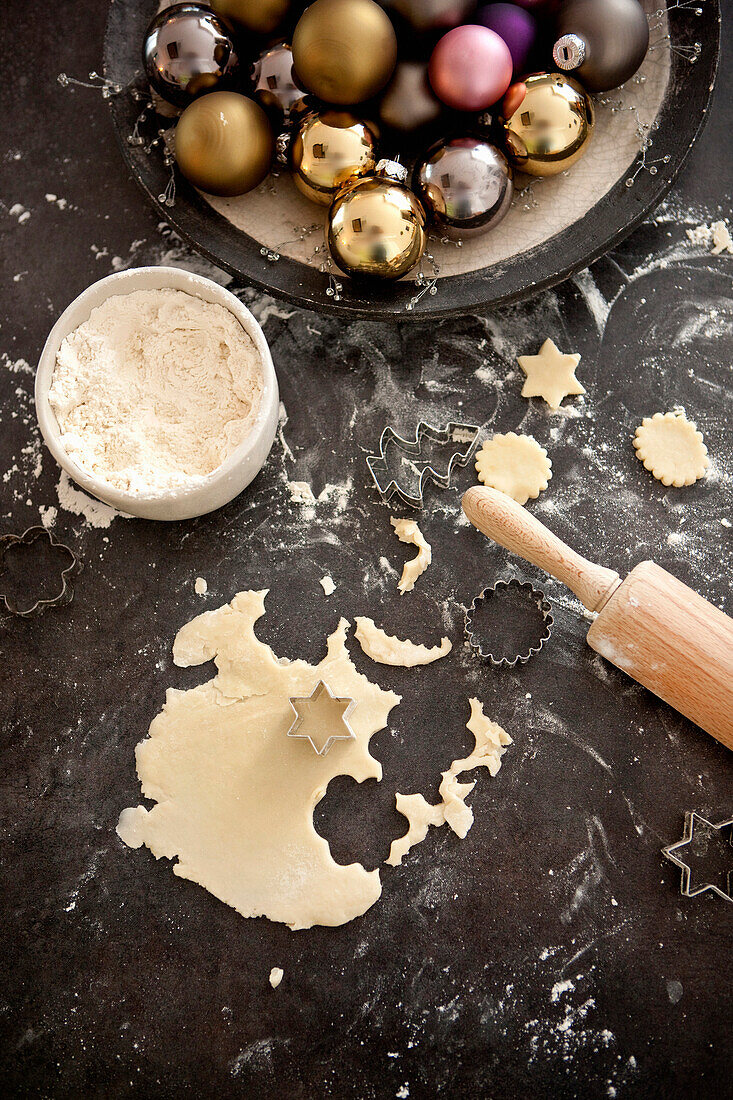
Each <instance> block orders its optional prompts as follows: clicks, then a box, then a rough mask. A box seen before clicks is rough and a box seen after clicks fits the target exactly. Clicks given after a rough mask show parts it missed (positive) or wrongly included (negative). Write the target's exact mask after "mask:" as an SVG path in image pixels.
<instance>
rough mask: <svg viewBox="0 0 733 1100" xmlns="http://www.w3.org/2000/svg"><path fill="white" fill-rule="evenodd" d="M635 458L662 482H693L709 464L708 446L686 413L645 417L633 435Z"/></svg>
mask: <svg viewBox="0 0 733 1100" xmlns="http://www.w3.org/2000/svg"><path fill="white" fill-rule="evenodd" d="M634 447H635V448H636V457H637V458H638V459H640V460H641V461H642V462H643V463H644V466H645V467H646V469H647V470H649V471H650V472H651V473H652V474H653V476H654V477H655V478H656V479H657V481H661V482H662V485H674V487H675V488H677V489H679V488H681V487H682V486H683V485H694V483H695V482H696V481H698V480H699V479H700V478H701V477H704V476H705V471H706V470H707V468H708V466H709V465H710V459H709V458H708V449H707V447H706V446H705V444H704V443H703V441H702V432H699V431H698V430H697V428H696V427H695V425H694V424H693V423H692V421H690V420H688V419H687V417H686V416H685V414H684V413H683V412H667V413H655V414H654V416H645V417H644V419H643V420H642V422H641V425H640V426H639V427H638V428H637V429H636V434H635V435H634Z"/></svg>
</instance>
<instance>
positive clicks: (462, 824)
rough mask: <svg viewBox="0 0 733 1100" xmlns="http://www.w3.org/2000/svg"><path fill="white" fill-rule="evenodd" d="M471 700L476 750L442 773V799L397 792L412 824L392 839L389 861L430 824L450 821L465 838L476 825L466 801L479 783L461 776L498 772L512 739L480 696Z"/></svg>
mask: <svg viewBox="0 0 733 1100" xmlns="http://www.w3.org/2000/svg"><path fill="white" fill-rule="evenodd" d="M469 703H470V706H471V715H470V717H469V719H468V722H467V723H466V728H467V729H469V730H470V731H471V733H472V734H473V738H474V748H473V752H472V753H471V755H470V756H465V757H463V759H461V760H454V761H453V763H452V764H451V766H450V768H449V769H448V771H447V772H443V773H442V777H441V783H440V787H439V792H440V797H441V799H442V801H441V802H439V803H438V805H437V806H431V805H430V803H429V802H426V800H425V799H424V798H423V796H422V795H421V794H398V795H397V796H396V799H395V802H396V805H397V810H398V812H399V813H401V814H402V815H403V816H404V817H406V818H407V822H408V826H409V827H408V830H407V832H406V833H405V835H404V836H401V837H398V838H397V840H393V841H392V845H391V847H390V850H389V857H388V859H387V860H386V862H387V863H389V864H391V865H392V866H393V867H397V866H399V864H400V863H401V862H402V859H403V857H404V856H405V855H406V854H407V853H408V852H409V850H410V848H413V847H414V846H415V845H416V844H420V843H421V842H422V841H423V840H424V839H425V837H426V836H427V835H428V829H429V827H430V826H431V825H437V826H440V825H444V824H448V825H450V827H451V829H452V830H453V832H454V833H455V834H456V835H457V836H459V837H460V838H461V839H463V838H464V837H465V836H466V834H467V833H468V831H469V829H470V828H471V826H472V825H473V810H472V809H471V807H470V806H467V805H466V796H467V795H468V794H470V792H471V791H472V790H473V788H474V787H475V786H476V783H475V781H474V782H473V783H459V782H458V781H457V779H458V776H459V775H462V774H463V773H464V772H469V771H472V770H473V768H481V767H483V768H488V770H489V774H490V775H491V776H495V775H496V773H497V772H498V771H499V768H500V767H501V758H502V756H503V755H504V753H505V752H506V750H507V747H508V746H509V745H511V743H512V739H511V737H510V736H509V734H508V733H507V732H506V730H503V729H502V728H501V726H499V725H497V724H496V722H492V721H491V719H490V718H487V717H486V715H485V714H484V708H483V706H482V704H481V702H480V701H479V700H478V699H475V698H474V699H469Z"/></svg>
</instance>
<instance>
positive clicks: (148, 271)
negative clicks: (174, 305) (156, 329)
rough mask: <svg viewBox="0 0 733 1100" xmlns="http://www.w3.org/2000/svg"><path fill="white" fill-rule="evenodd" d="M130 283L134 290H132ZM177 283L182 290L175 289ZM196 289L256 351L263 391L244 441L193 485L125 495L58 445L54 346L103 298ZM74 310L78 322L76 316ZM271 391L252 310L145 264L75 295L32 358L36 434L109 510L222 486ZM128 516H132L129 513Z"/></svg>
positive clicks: (260, 423) (263, 415) (172, 270)
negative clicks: (226, 313) (233, 320)
mask: <svg viewBox="0 0 733 1100" xmlns="http://www.w3.org/2000/svg"><path fill="white" fill-rule="evenodd" d="M136 283H139V284H140V285H135V284H136ZM180 283H184V284H185V285H184V286H181V285H175V284H180ZM197 287H198V288H202V289H203V288H205V289H206V290H207V291H208V292H209V294H211V295H212V298H214V299H215V300H216V303H217V304H219V305H222V306H224V308H225V309H228V310H229V312H230V313H231V314H232V315H233V316H234V317H235V318H236V320H237V321H239V323H240V324H241V326H242V328H243V329H244V331H245V332H246V333H247V335H248V336H249V337H250V338H251V340H252V342H253V343H254V345H255V347H256V348H257V351H258V352H259V355H260V361H261V364H262V373H263V388H262V397H261V400H260V407H259V409H258V411H257V416H256V418H255V421H254V423H253V425H252V427H251V429H250V431H249V433H248V434H247V437H246V439H244V440H243V441H242V442H241V443H240V444H238V446H237V447H235V449H234V450H233V451H232V452H231V454H229V455H228V456H227V458H226V459H225V460H224V461H223V462H222V463H221V465H220V466H217V467H216V469H215V470H212V471H211V472H210V473H208V474H205V475H204V476H203V477H201V478H200V479H198V480H197V482H196V484H195V485H189V486H183V487H181V488H178V489H172V490H168V491H166V492H158V493H155V492H151V493H130V492H127V491H126V490H124V489H118V488H116V487H115V486H114V485H111V484H110V483H109V482H107V481H104V480H103V479H102V478H99V477H97V476H96V475H95V474H92V473H90V472H89V471H88V470H85V469H84V467H83V466H80V465H79V464H78V463H77V462H76V461H75V460H74V459H73V458H72V457H71V456H70V455H69V454H68V452H67V451H66V450H65V448H64V446H63V444H62V443H61V432H60V429H59V425H58V421H57V420H56V415H55V413H54V411H53V409H52V408H51V403H50V401H49V400H48V392H49V389H50V387H51V380H52V377H53V372H54V368H55V366H56V356H57V354H58V350H59V347H60V346H61V344H62V342H63V340H64V339H65V338H66V336H68V335H69V333H71V332H73V331H74V330H75V329H76V328H78V327H79V325H81V324H83V323H84V321H86V320H88V319H89V316H90V315H91V313H92V310H93V309H95V308H96V307H97V306H99V305H101V304H102V302H104V301H107V300H108V299H109V298H112V297H115V296H118V295H120V296H122V295H126V294H132V293H134V292H135V291H136V290H181V291H182V292H183V293H190V294H192V295H193V296H194V297H196V296H197V295H196V288H197ZM103 288H106V290H107V293H106V294H104V295H100V291H101V290H102V289H103ZM97 299H98V300H97ZM204 300H205V301H211V300H212V299H210V298H204ZM87 304H89V305H88V309H87V310H86V314H85V315H84V307H86V306H87ZM80 310H81V313H82V316H81V317H80V316H79V311H80ZM273 390H274V394H275V395H277V394H278V383H277V375H276V373H275V366H274V364H273V361H272V354H271V352H270V347H269V344H268V343H267V340H266V338H265V334H264V332H263V330H262V326H261V325H260V323H259V321H258V320H257V318H256V317H255V316H254V314H253V313H252V311H251V310H249V309H248V308H247V306H245V305H244V303H243V302H241V301H240V300H239V298H237V296H236V295H235V294H233V293H232V292H231V291H230V290H227V288H226V287H223V286H221V284H220V283H217V282H215V281H214V280H213V279H208V278H206V276H205V275H199V274H197V273H196V272H194V271H189V270H188V269H187V268H183V267H172V266H157V265H148V266H145V267H131V268H126V269H125V270H124V271H115V272H113V273H112V274H111V275H105V276H104V278H102V279H97V280H96V281H95V282H93V283H90V285H89V286H88V287H86V288H85V289H84V290H83V291H82V292H81V294H78V295H77V296H76V298H74V299H73V300H72V301H71V302H69V304H68V305H67V306H66V308H65V309H64V311H63V312H62V313H61V315H60V316H59V317H58V319H57V320H56V322H55V324H54V325H53V327H52V329H51V331H50V332H49V334H48V336H47V338H46V342H45V344H44V345H43V350H42V351H41V354H40V356H39V359H38V369H37V370H36V378H35V405H36V416H37V418H38V425H39V428H40V430H41V435H42V436H43V440H44V442H45V444H46V446H47V447H48V449H49V451H50V452H51V454H52V455H53V457H54V458H55V459H56V461H57V463H58V464H59V466H61V468H62V469H63V470H65V471H66V473H67V474H68V475H69V476H70V477H71V478H73V480H74V481H75V482H76V483H77V484H78V485H80V486H81V488H82V489H84V490H85V491H86V492H88V493H91V494H92V495H93V496H94V497H95V498H96V499H98V500H102V501H107V502H108V501H109V500H115V501H116V502H118V503H115V504H114V505H113V507H115V508H119V510H120V511H122V512H124V511H125V510H126V509H125V505H126V504H127V505H129V506H130V507H133V508H134V507H135V505H143V504H161V505H164V504H172V503H180V502H183V501H187V500H190V499H192V498H193V497H195V496H197V495H199V494H200V493H202V492H205V491H206V490H207V489H209V488H210V487H211V486H212V485H216V484H218V483H219V482H221V481H225V480H226V479H227V478H228V477H229V475H230V474H232V472H233V471H234V470H236V469H237V468H238V467H239V466H240V465H241V464H242V462H243V461H244V460H245V459H247V458H248V457H249V455H250V454H251V452H252V450H253V443H256V441H257V439H259V436H260V434H261V431H262V429H263V427H265V426H266V424H267V422H268V420H269V417H270V415H271V413H270V405H271V401H272V396H271V395H272V393H273ZM276 399H277V398H276ZM131 514H134V512H133V513H131Z"/></svg>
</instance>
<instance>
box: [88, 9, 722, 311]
mask: <svg viewBox="0 0 733 1100" xmlns="http://www.w3.org/2000/svg"><path fill="white" fill-rule="evenodd" d="M700 8H701V14H700V15H696V14H695V13H694V12H693V11H691V10H690V9H674V8H673V9H672V10H670V11H669V23H670V34H671V41H672V45H673V47H674V46H675V45H680V44H689V43H692V42H695V41H699V42H700V43H701V44H702V51H701V53H700V55H699V57H698V59H697V61H696V62H695V64H690V63H689V61H687V60H686V59H685V58H683V57H681V56H679V55H678V54H677V53H676V52H675V50H674V49H673V50H672V54H671V73H670V78H669V84H668V86H667V91H666V95H665V98H664V101H663V102H662V105H661V107H660V110H659V113H658V116H657V127H656V130H655V134H654V159H655V162H656V164H657V172H656V174H655V175H652V174H651V173H649V172H640V173H639V175H638V177H637V178H636V181H635V183H634V186H633V187H626V186H625V184H624V180H623V179H621V180H619V181H617V183H616V184H615V185H614V186H613V187H612V188H611V190H610V191H608V192H607V193H606V194H605V195H604V196H603V198H601V199H600V200H599V202H597V203H596V204H595V206H593V207H592V208H591V209H590V210H589V211H588V212H587V214H585V215H584V216H583V217H582V218H580V219H579V220H578V221H576V222H574V223H573V224H572V225H571V226H569V227H568V228H567V229H566V230H563V232H562V233H561V234H556V235H555V236H554V237H551V238H549V239H548V240H546V241H543V242H542V243H541V244H539V245H537V246H535V247H534V248H532V249H529V250H527V251H524V252H521V253H518V254H517V255H516V256H514V257H512V258H511V259H509V260H503V261H502V262H501V263H499V264H496V265H494V266H491V267H487V268H483V269H480V270H477V271H471V272H467V273H465V274H462V275H452V276H446V277H445V278H442V279H441V280H440V284H439V289H440V293H438V294H436V295H435V296H434V297H433V296H431V295H429V294H426V295H425V296H424V297H423V298H422V299H421V300H420V301H419V302H418V303H417V305H415V307H414V309H412V310H411V311H407V310H406V306H407V304H408V302H409V301H410V299H411V298H412V297H413V296H414V295H415V292H416V287H415V284H414V283H413V282H402V283H396V284H390V285H381V284H380V285H377V286H375V287H370V289H369V294H368V297H366V296H365V293H364V290H363V288H360V287H359V286H358V285H355V284H353V283H352V282H351V281H350V280H349V279H348V278H346V277H345V276H344V277H342V278H341V282H342V285H343V290H342V292H341V300H340V301H338V302H334V300H333V298H332V297H329V296H328V295H327V294H326V289H327V286H328V280H327V278H326V276H325V275H324V274H323V273H322V272H320V271H318V270H317V269H316V268H313V267H309V266H308V265H307V264H303V263H300V262H298V261H297V260H292V259H288V258H287V257H286V256H282V257H281V258H280V259H279V260H278V261H277V262H276V263H272V262H271V261H268V259H267V258H266V256H263V255H262V253H261V251H260V249H261V244H260V242H259V241H256V240H254V239H253V238H252V237H250V236H248V235H247V234H246V233H243V232H242V231H241V230H238V229H236V228H235V227H234V226H233V225H232V224H231V223H230V222H229V221H227V219H226V218H224V217H222V216H221V215H220V214H218V213H216V211H214V210H213V209H212V208H211V207H210V206H209V205H208V203H206V202H205V200H204V199H202V198H201V196H200V195H199V194H198V192H197V191H196V190H195V189H194V188H193V187H191V186H190V185H189V184H187V183H186V181H185V180H183V179H179V182H178V188H177V196H176V202H175V206H173V207H168V206H166V205H164V204H163V203H162V202H161V201H160V199H159V196H160V195H161V194H162V193H163V192H164V190H165V186H166V184H167V182H168V171H167V170H166V169H165V167H164V165H163V160H162V157H159V156H151V155H146V154H145V153H144V152H143V150H142V149H141V148H140V147H136V146H132V145H130V144H129V143H128V141H127V138H128V136H129V134H130V133H131V132H132V129H133V126H134V123H135V118H136V116H137V114H138V112H139V103H137V102H135V100H134V99H133V98H132V96H131V95H129V94H127V93H124V92H123V93H122V94H120V95H116V96H111V97H110V100H109V103H110V108H111V111H112V118H113V122H114V126H115V130H116V133H117V137H118V139H119V142H120V146H121V149H122V154H123V157H124V159H125V161H126V162H127V165H128V167H129V168H130V170H131V172H132V174H133V176H134V177H135V179H136V180H137V181H138V183H139V184H140V186H141V187H142V189H143V190H144V192H145V194H146V195H147V196H148V198H149V200H150V201H151V202H152V203H153V205H154V206H155V208H156V209H157V211H158V213H159V214H160V216H161V217H162V218H164V219H165V220H166V221H168V222H169V223H170V224H171V225H172V226H173V227H174V229H175V230H176V232H177V233H179V234H180V236H181V237H182V238H183V239H184V240H186V241H187V242H188V243H189V244H191V245H192V246H193V247H194V248H195V249H196V250H197V251H199V252H201V253H202V254H203V255H204V256H206V257H208V258H209V259H210V260H212V261H213V262H214V263H216V264H218V265H219V267H222V268H224V269H225V270H226V271H228V272H230V273H231V274H232V275H233V276H234V277H235V278H236V279H238V280H240V281H241V282H242V283H244V284H254V285H255V286H259V287H261V288H262V289H263V290H266V291H268V292H269V293H271V294H273V295H275V296H276V297H278V298H284V299H285V300H287V301H289V302H292V303H294V304H296V305H299V306H303V307H305V308H307V309H313V310H316V311H321V312H324V311H328V312H332V313H338V314H340V315H341V316H344V317H351V318H354V317H364V318H370V319H372V320H377V319H389V318H394V319H397V318H399V319H402V320H404V319H410V318H412V319H415V320H420V319H424V318H425V317H427V316H435V317H449V316H455V315H460V314H463V313H466V312H469V311H474V312H475V311H476V310H485V309H487V308H490V307H492V306H498V305H501V304H504V303H508V302H514V301H519V300H521V299H522V298H527V297H529V296H530V295H533V294H535V293H537V292H538V291H540V290H543V289H546V288H547V287H551V286H554V285H555V284H556V283H559V282H562V281H563V280H564V279H567V278H568V276H569V275H572V274H573V273H574V272H575V271H578V270H580V269H582V268H584V267H587V266H588V264H590V263H592V261H593V260H595V259H597V258H598V257H599V256H601V255H603V253H604V252H607V251H608V250H609V249H611V248H613V247H614V246H615V245H617V244H618V243H619V242H620V241H621V240H622V239H623V238H624V237H625V236H626V235H627V234H628V233H630V232H631V230H632V229H633V228H634V227H635V226H636V225H638V223H639V222H640V221H641V220H642V219H643V218H644V217H645V216H646V215H647V214H648V213H649V211H650V210H652V209H653V208H654V207H655V206H656V205H657V204H658V203H659V202H660V201H661V200H662V199H663V198H664V196H665V194H666V193H667V191H668V190H669V189H670V187H671V186H672V184H673V183H674V180H675V178H676V177H677V174H678V173H679V171H680V169H681V168H682V165H683V164H684V162H685V159H686V157H687V155H688V153H689V151H690V149H691V148H692V146H693V144H694V142H695V140H696V139H697V137H698V135H699V133H700V131H701V129H702V127H703V124H704V122H705V121H706V117H707V111H708V105H709V102H710V98H711V95H712V90H713V86H714V83H715V75H716V70H717V65H718V50H719V43H720V5H719V2H718V0H701V2H700ZM151 14H152V12H151V4H150V3H149V2H148V0H114V2H113V3H112V4H111V6H110V12H109V18H108V21H107V33H106V37H105V50H104V60H105V72H106V73H107V75H108V76H109V77H110V78H111V79H113V80H115V81H117V82H119V83H121V84H124V85H135V84H136V83H137V85H138V86H139V87H143V81H142V73H141V67H140V43H141V41H142V39H143V35H144V33H145V28H146V26H147V24H148V21H149V19H150V17H151ZM667 156H669V160H668V161H667V162H666V163H664V158H666V157H667ZM630 171H631V174H633V171H634V165H632V166H631V169H630Z"/></svg>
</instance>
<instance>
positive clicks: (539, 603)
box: [464, 577, 554, 668]
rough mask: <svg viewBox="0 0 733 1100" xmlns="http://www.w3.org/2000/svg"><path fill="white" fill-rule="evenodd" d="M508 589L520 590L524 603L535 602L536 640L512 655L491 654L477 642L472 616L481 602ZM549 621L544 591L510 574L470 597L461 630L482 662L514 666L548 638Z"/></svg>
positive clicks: (547, 604) (550, 612)
mask: <svg viewBox="0 0 733 1100" xmlns="http://www.w3.org/2000/svg"><path fill="white" fill-rule="evenodd" d="M508 589H514V590H515V591H517V592H521V593H522V594H523V595H524V596H525V597H526V598H527V600H528V602H531V603H534V604H535V606H536V608H537V610H538V612H539V614H540V616H541V631H540V634H539V637H538V638H537V641H536V642H534V643H533V644H532V645H530V646H529V648H528V649H527V651H526V652H520V653H517V654H516V655H515V656H513V657H505V656H502V657H498V656H497V655H496V654H495V653H492V652H491V650H489V649H486V648H485V647H484V646H483V645H482V644H481V642H480V641H477V637H476V631H475V629H474V617H475V615H476V612H477V611H478V610H479V608H480V606H481V604H482V603H484V602H485V601H486V600H494V599H499V600H500V599H501V597H502V595H503V594H504V593H505V592H506V591H507V590H508ZM553 621H554V620H553V617H552V607H551V605H550V602H549V600H548V599H547V597H546V596H545V594H544V592H541V591H539V590H538V589H537V588H535V587H534V586H533V585H531V584H530V583H529V581H519V580H517V579H516V577H512V578H511V579H510V580H508V581H497V583H496V584H494V585H492V586H490V587H489V588H484V589H483V590H482V591H481V592H479V594H478V595H477V596H475V597H474V599H473V602H472V603H471V606H470V607H469V608H468V610H467V611H466V614H465V617H464V632H465V635H466V641H467V642H468V644H469V645H470V647H471V649H472V650H473V652H474V653H477V654H478V656H479V657H482V658H483V659H484V660H485V661H490V662H491V664H492V665H494V667H495V668H515V667H516V666H517V664H522V665H523V664H526V663H527V661H528V660H529V659H530V658H531V657H534V655H535V654H536V653H539V652H540V650H541V649H542V647H543V645H544V644H545V642H546V641H547V639H548V638H549V637H550V633H551V628H552V624H553Z"/></svg>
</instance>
